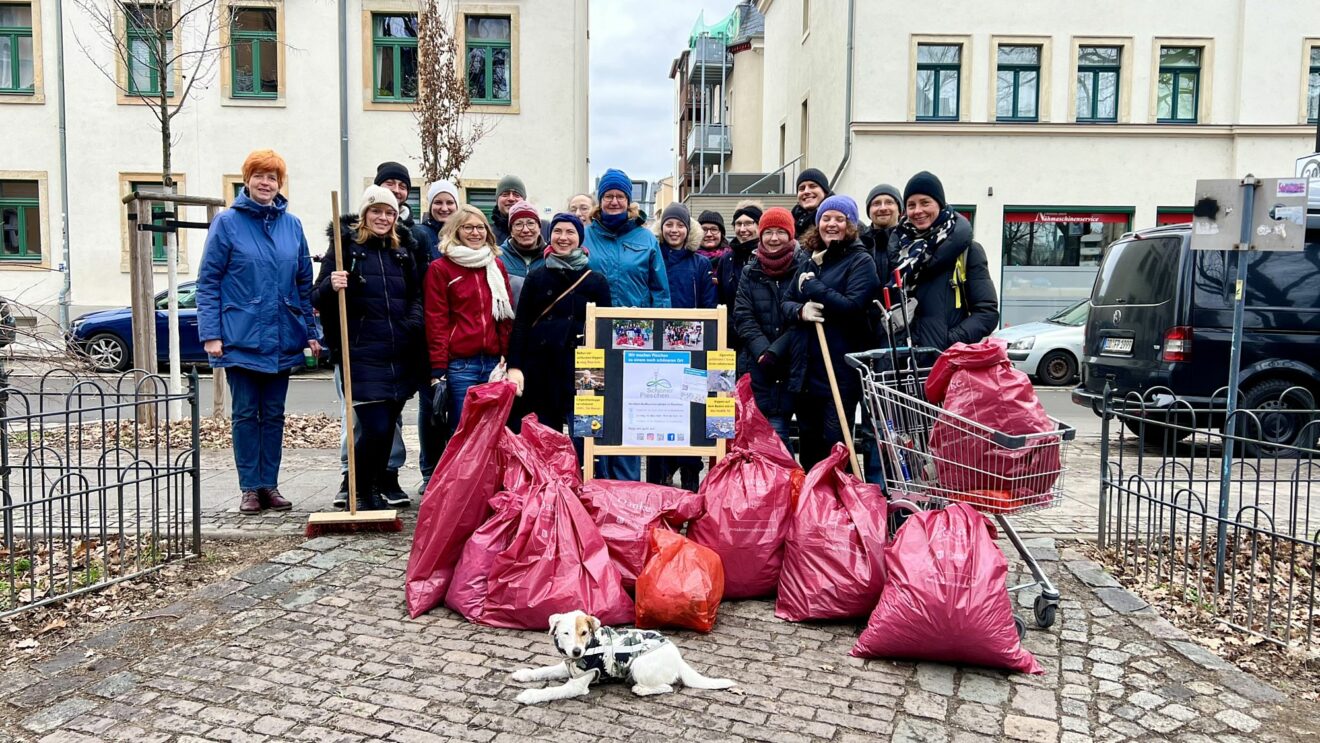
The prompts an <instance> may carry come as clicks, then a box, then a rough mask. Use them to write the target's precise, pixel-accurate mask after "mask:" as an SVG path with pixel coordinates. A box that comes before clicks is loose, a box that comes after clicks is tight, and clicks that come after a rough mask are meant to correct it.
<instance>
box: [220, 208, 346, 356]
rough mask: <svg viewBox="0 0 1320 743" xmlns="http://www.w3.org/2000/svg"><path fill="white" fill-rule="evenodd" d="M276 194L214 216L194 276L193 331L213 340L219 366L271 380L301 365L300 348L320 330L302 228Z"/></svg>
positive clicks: (310, 266)
mask: <svg viewBox="0 0 1320 743" xmlns="http://www.w3.org/2000/svg"><path fill="white" fill-rule="evenodd" d="M288 207H289V200H288V199H286V198H284V196H281V195H276V196H275V200H274V201H273V202H272V203H271V204H269V205H265V206H263V205H261V204H258V203H257V202H256V201H253V200H252V199H251V198H249V197H248V194H247V189H246V188H244V189H243V191H242V192H241V193H239V195H238V196H237V197H236V198H235V199H234V204H233V206H231V207H230V208H229V209H226V210H224V211H223V212H221V213H220V214H219V215H217V216H216V218H215V221H214V222H213V223H212V225H211V229H210V231H209V233H208V234H207V238H206V250H205V252H204V253H203V255H202V264H201V266H199V267H198V270H197V331H198V333H197V334H198V336H199V337H200V339H201V340H202V342H206V341H209V340H216V339H219V340H220V341H221V343H222V345H223V355H222V356H220V357H219V358H216V359H212V360H211V365H212V366H215V367H219V368H224V367H230V366H234V367H240V368H243V369H250V370H252V371H257V372H265V373H270V374H273V373H275V372H279V371H283V370H286V369H292V368H294V367H297V366H301V365H302V363H303V362H302V358H303V354H302V350H303V349H304V348H305V347H307V343H308V341H311V340H318V339H320V337H321V330H320V327H319V325H318V323H317V321H316V317H315V316H314V315H313V313H312V299H311V295H312V257H311V254H310V253H309V251H308V249H307V238H306V237H305V236H304V235H303V228H302V222H300V221H299V220H298V218H297V217H295V216H293V215H292V214H290V213H289V211H288Z"/></svg>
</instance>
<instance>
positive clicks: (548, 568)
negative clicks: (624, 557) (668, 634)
mask: <svg viewBox="0 0 1320 743" xmlns="http://www.w3.org/2000/svg"><path fill="white" fill-rule="evenodd" d="M574 609H581V610H582V611H584V612H586V613H588V614H591V615H593V616H595V617H596V618H597V619H599V620H600V621H601V622H603V623H605V624H627V623H630V622H632V621H633V618H634V611H633V602H632V599H630V598H628V594H627V592H625V591H624V590H623V582H622V580H621V578H620V577H619V571H618V568H616V567H614V563H613V562H611V561H610V556H609V551H608V550H607V549H606V548H605V540H604V539H603V538H602V537H601V535H600V530H599V529H598V528H597V527H596V524H595V523H594V522H593V521H592V520H591V516H590V515H588V514H587V511H586V508H584V507H583V505H582V503H581V501H579V500H578V496H577V494H576V493H575V492H573V489H572V488H571V487H570V486H569V484H568V483H566V482H565V481H563V480H562V479H554V480H551V481H549V482H543V483H538V484H536V485H534V486H532V489H531V490H530V492H529V493H528V494H527V500H526V503H525V504H524V506H523V509H522V514H521V515H520V518H519V520H518V527H517V530H516V533H515V534H514V537H513V539H512V541H511V542H510V543H509V546H508V547H507V548H506V549H504V550H503V551H501V552H500V553H499V554H498V555H496V557H495V559H494V561H493V562H492V563H491V567H490V573H489V574H488V579H487V583H486V605H485V610H484V611H483V612H482V614H481V622H482V623H483V624H488V625H491V626H494V627H510V628H513V629H535V630H544V629H545V628H546V627H547V626H548V625H549V621H550V615H551V614H560V613H564V612H569V611H573V610H574Z"/></svg>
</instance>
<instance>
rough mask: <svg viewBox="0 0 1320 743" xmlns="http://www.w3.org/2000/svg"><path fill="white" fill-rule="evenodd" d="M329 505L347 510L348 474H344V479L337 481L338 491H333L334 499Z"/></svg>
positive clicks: (336, 508)
mask: <svg viewBox="0 0 1320 743" xmlns="http://www.w3.org/2000/svg"><path fill="white" fill-rule="evenodd" d="M330 505H331V506H332V507H334V508H335V510H338V511H346V510H348V475H344V479H342V480H340V481H339V492H338V493H335V499H334V500H333V501H331V502H330Z"/></svg>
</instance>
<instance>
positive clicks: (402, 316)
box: [312, 214, 423, 401]
mask: <svg viewBox="0 0 1320 743" xmlns="http://www.w3.org/2000/svg"><path fill="white" fill-rule="evenodd" d="M357 222H358V215H356V214H346V215H344V216H342V217H340V218H339V224H338V225H333V224H332V225H331V226H330V227H329V228H328V229H327V233H328V234H327V237H329V238H330V239H332V240H333V239H334V233H333V230H334V229H336V227H337V228H338V229H339V231H340V239H341V240H342V248H343V251H344V262H345V264H346V265H347V269H348V272H349V278H348V288H347V289H346V290H345V291H346V292H347V295H346V296H345V300H346V301H347V310H348V349H349V359H350V360H351V361H352V367H353V375H352V378H353V399H354V400H355V401H378V400H406V399H408V398H409V397H411V396H412V394H413V393H414V392H416V390H417V385H418V383H419V382H420V381H421V379H422V378H423V377H422V375H421V374H420V373H419V370H420V369H421V365H420V362H419V361H418V353H419V350H420V348H421V342H422V293H421V287H420V286H419V285H418V283H417V267H416V266H415V265H414V263H413V254H414V251H415V250H416V248H417V244H416V243H415V242H414V241H413V237H412V232H411V231H410V230H408V229H400V228H399V227H396V229H395V233H396V234H397V235H398V236H399V245H398V247H391V246H389V245H388V244H387V243H386V242H385V241H384V240H383V239H381V238H378V237H375V236H372V237H370V238H368V239H367V240H366V241H365V242H361V243H359V242H358V241H357ZM400 227H401V225H400ZM335 270H336V265H335V253H334V250H333V244H332V247H331V249H330V250H328V251H326V254H325V256H324V257H323V258H322V259H321V273H320V275H319V276H318V277H317V280H316V286H315V287H314V288H313V290H312V302H313V304H315V306H316V309H317V311H319V312H320V313H321V319H322V322H324V323H325V329H326V333H325V336H326V338H325V340H326V345H327V347H329V348H331V349H333V350H334V351H335V352H336V353H335V354H332V356H333V357H334V358H335V359H336V361H337V360H338V359H339V356H338V355H337V354H338V353H339V349H340V348H341V341H342V339H341V338H340V336H339V298H338V292H336V291H335V290H334V289H332V288H331V287H330V274H331V272H333V271H335Z"/></svg>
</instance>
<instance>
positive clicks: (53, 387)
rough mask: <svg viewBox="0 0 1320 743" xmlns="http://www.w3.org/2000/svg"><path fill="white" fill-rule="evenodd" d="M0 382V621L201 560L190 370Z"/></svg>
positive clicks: (197, 451) (193, 380)
mask: <svg viewBox="0 0 1320 743" xmlns="http://www.w3.org/2000/svg"><path fill="white" fill-rule="evenodd" d="M0 382H2V383H0V529H2V530H3V531H2V532H0V617H4V616H7V615H9V614H14V613H16V612H19V611H23V610H25V609H30V608H33V607H37V606H41V605H44V604H48V603H51V602H54V601H58V600H61V599H64V598H68V597H70V596H75V595H78V594H81V593H84V592H88V591H93V590H97V589H100V588H104V587H106V586H109V585H111V584H114V583H118V582H120V581H125V580H129V579H132V578H136V577H139V576H141V575H143V574H144V573H147V572H150V571H152V570H156V569H158V568H160V567H163V566H165V565H167V564H170V563H174V562H178V561H180V560H185V559H188V558H191V557H196V556H197V555H199V554H200V553H201V521H200V517H201V512H200V509H199V505H200V502H201V489H200V484H201V479H200V468H201V462H200V449H199V440H198V423H199V411H198V399H197V374H196V372H195V371H194V372H193V374H192V375H191V377H190V379H189V384H188V388H187V390H186V391H185V392H184V393H182V394H177V395H170V394H169V393H168V384H167V382H166V380H165V379H164V378H162V377H161V376H159V375H156V374H146V373H142V372H127V373H125V374H122V375H120V376H118V377H113V378H109V377H107V378H91V379H88V378H85V377H79V376H76V375H74V374H72V373H69V372H67V371H62V370H61V371H53V372H50V373H47V374H45V375H43V376H41V377H38V378H28V379H22V380H19V379H14V380H9V379H2V380H0ZM176 401H183V402H186V403H187V405H188V406H189V408H190V409H191V416H190V417H188V418H185V419H184V420H180V421H174V422H170V421H169V416H168V412H169V408H170V404H171V403H172V402H176Z"/></svg>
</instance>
